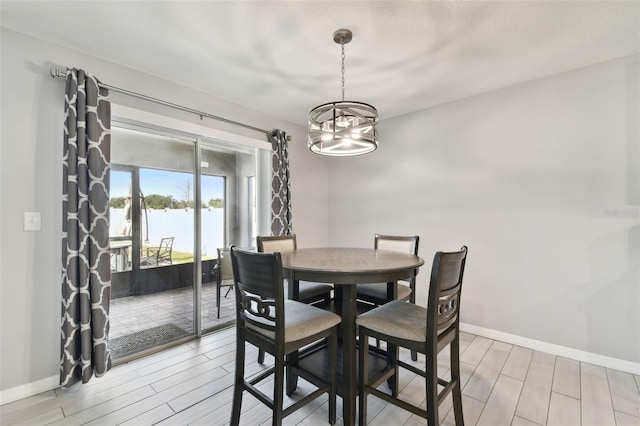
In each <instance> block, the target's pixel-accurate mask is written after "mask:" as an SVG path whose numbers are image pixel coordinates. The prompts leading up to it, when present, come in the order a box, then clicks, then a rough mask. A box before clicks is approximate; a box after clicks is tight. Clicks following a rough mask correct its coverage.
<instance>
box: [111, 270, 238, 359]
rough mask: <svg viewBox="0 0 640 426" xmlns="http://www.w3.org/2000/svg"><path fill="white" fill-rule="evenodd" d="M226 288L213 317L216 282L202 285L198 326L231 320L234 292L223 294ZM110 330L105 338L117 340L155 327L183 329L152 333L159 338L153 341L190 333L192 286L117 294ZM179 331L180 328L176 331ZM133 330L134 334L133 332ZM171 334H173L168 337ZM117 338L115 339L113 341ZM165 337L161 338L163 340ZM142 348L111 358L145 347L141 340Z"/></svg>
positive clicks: (233, 307) (113, 301) (137, 350)
mask: <svg viewBox="0 0 640 426" xmlns="http://www.w3.org/2000/svg"><path fill="white" fill-rule="evenodd" d="M226 291H227V287H223V288H222V293H221V303H220V319H218V318H217V308H216V285H215V283H214V282H212V283H203V284H202V329H203V330H206V329H209V328H215V327H220V326H223V325H226V324H228V323H229V322H230V321H233V320H235V301H234V295H235V293H234V291H233V290H232V291H230V292H229V295H228V296H227V297H224V295H225V293H226ZM109 317H110V323H111V327H110V331H109V340H110V341H119V342H121V341H122V340H123V339H126V337H127V336H132V337H135V336H140V335H141V334H142V333H140V332H143V331H144V330H150V329H159V328H161V327H163V326H165V328H169V326H170V327H171V328H173V329H177V328H176V327H174V326H177V327H179V328H180V329H181V330H184V332H185V333H184V334H182V335H180V334H181V333H177V334H176V333H173V334H170V333H167V334H166V335H164V334H162V333H155V334H156V336H155V338H157V339H159V341H156V342H155V343H156V344H163V343H168V342H171V341H173V340H176V339H177V338H180V337H183V336H184V335H187V334H193V333H194V328H193V288H191V287H185V288H180V289H175V290H168V291H162V292H158V293H152V294H146V295H143V296H129V297H121V298H118V299H113V300H111V305H110V315H109ZM178 331H180V330H178ZM134 333H137V334H134ZM172 336H173V337H172ZM116 339H118V340H116ZM163 339H165V340H163ZM140 344H141V345H142V346H143V347H136V346H135V345H134V347H133V349H132V350H131V351H130V352H129V353H124V354H120V353H118V355H117V356H116V357H114V359H118V358H121V357H123V356H127V355H130V354H133V353H136V352H139V351H140V350H144V349H146V347H144V342H142V341H141V342H140Z"/></svg>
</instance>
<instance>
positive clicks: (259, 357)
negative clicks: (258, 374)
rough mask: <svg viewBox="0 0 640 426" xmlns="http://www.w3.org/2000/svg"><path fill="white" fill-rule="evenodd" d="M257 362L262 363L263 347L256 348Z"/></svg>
mask: <svg viewBox="0 0 640 426" xmlns="http://www.w3.org/2000/svg"><path fill="white" fill-rule="evenodd" d="M258 364H264V349H258Z"/></svg>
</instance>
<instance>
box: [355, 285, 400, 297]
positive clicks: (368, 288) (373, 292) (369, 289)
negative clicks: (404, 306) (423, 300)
mask: <svg viewBox="0 0 640 426" xmlns="http://www.w3.org/2000/svg"><path fill="white" fill-rule="evenodd" d="M358 296H368V297H373V298H376V299H382V300H384V299H386V298H387V284H386V283H375V284H358ZM410 297H411V288H410V287H409V286H408V285H404V284H401V283H398V298H397V299H396V300H409V298H410Z"/></svg>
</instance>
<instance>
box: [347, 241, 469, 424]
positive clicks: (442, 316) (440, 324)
mask: <svg viewBox="0 0 640 426" xmlns="http://www.w3.org/2000/svg"><path fill="white" fill-rule="evenodd" d="M466 258H467V247H466V246H464V247H462V249H461V250H460V251H458V252H451V253H444V252H437V253H436V255H435V257H434V260H433V267H432V270H431V282H430V287H429V300H428V305H427V319H426V327H427V328H426V330H427V335H426V339H425V341H424V342H417V341H412V340H406V339H401V338H398V337H397V336H391V335H389V334H384V333H380V332H377V331H375V330H371V329H368V328H367V327H366V326H362V325H360V326H359V330H360V332H359V338H360V341H361V342H366V341H368V339H369V337H373V338H376V339H380V340H384V341H385V342H387V350H388V351H393V352H395V353H392V356H391V357H389V358H388V359H390V360H391V361H390V364H389V365H387V369H386V371H385V373H384V374H381V375H380V376H377V377H378V378H377V379H376V381H375V382H373V383H368V381H367V379H366V378H367V377H368V371H367V370H368V366H367V364H368V361H367V360H368V357H367V356H366V352H367V351H366V350H363V351H360V354H359V360H360V377H361V378H365V379H363V380H362V381H361V383H360V394H359V399H360V400H359V412H360V425H364V424H366V419H367V396H368V395H369V394H372V395H375V396H377V397H379V398H381V399H383V400H385V401H387V402H389V403H391V404H393V405H396V406H398V407H400V408H402V409H405V410H407V411H410V412H411V413H413V414H416V415H418V416H420V417H422V418H425V419H427V423H428V424H429V426H435V425H438V424H439V416H438V407H439V405H440V403H441V402H442V401H443V400H444V398H445V397H446V396H447V395H448V394H449V393H450V392H451V393H452V395H453V410H454V417H455V422H456V425H459V426H462V425H464V419H463V415H462V394H461V384H460V380H461V379H460V329H459V324H460V300H461V291H462V278H463V275H464V268H465V263H466ZM377 309H381V308H377ZM447 345H450V357H451V359H450V361H451V370H450V371H451V379H450V380H448V381H447V380H444V379H441V378H439V377H438V366H437V360H438V353H440V352H441V351H442V350H443V349H444V348H445V347H447ZM399 346H402V347H404V348H407V349H410V350H415V351H417V352H419V353H422V354H425V355H426V368H425V369H424V370H421V369H419V368H417V367H415V366H413V365H411V364H408V363H406V362H403V361H401V360H399V359H398V347H399ZM399 367H403V368H405V369H407V370H409V371H411V372H413V373H415V374H418V375H420V376H422V377H424V378H425V383H426V385H425V386H426V396H427V398H426V399H427V401H426V410H425V409H423V408H421V407H419V406H416V405H413V404H410V403H408V402H406V401H403V400H401V399H399V398H398V397H397V395H388V394H386V393H384V392H382V391H380V390H378V389H377V387H378V386H379V385H380V384H382V383H383V382H384V381H385V380H388V379H389V378H390V377H392V376H394V375H397V374H398V372H399ZM438 385H440V386H443V389H442V391H440V392H438Z"/></svg>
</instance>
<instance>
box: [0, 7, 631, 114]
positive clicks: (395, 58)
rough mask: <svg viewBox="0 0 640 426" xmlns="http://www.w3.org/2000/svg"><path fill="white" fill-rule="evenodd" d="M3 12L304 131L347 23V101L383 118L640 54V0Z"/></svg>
mask: <svg viewBox="0 0 640 426" xmlns="http://www.w3.org/2000/svg"><path fill="white" fill-rule="evenodd" d="M0 15H1V22H2V26H3V27H6V28H9V29H12V30H15V31H18V32H22V33H26V34H29V35H32V36H35V37H38V38H42V39H45V40H48V41H51V42H55V43H58V44H61V45H64V46H67V47H70V48H73V49H76V50H79V51H81V52H85V53H87V54H90V55H93V56H97V57H100V58H103V59H106V60H109V61H112V62H115V63H119V64H122V65H124V66H127V67H130V68H134V69H137V70H140V71H144V72H146V73H149V74H153V75H156V76H158V77H162V78H165V79H168V80H172V81H175V82H179V83H182V84H184V85H187V86H190V87H192V88H194V89H197V90H200V91H203V92H206V93H209V94H211V95H214V96H216V97H219V98H223V99H226V100H229V101H232V102H235V103H238V104H241V105H244V106H247V107H250V108H252V109H255V110H259V111H263V112H266V113H268V114H271V115H273V116H276V117H280V118H283V119H285V120H288V121H291V122H294V123H298V124H300V125H303V126H305V125H306V116H307V113H308V111H309V110H310V109H311V108H313V107H314V106H316V105H318V104H321V103H325V102H329V101H335V100H340V98H341V83H340V46H339V45H337V44H335V43H334V42H333V32H334V31H335V30H336V29H339V28H348V29H350V30H351V31H353V41H352V42H351V43H349V44H347V45H346V47H345V49H346V83H345V84H346V96H345V98H346V99H347V100H356V101H360V102H366V103H369V104H372V105H374V106H375V107H377V108H378V110H379V113H380V118H381V119H382V120H384V119H385V118H390V117H393V116H397V115H401V114H406V113H409V112H412V111H417V110H421V109H425V108H428V107H431V106H434V105H439V104H442V103H446V102H450V101H453V100H456V99H461V98H464V97H468V96H473V95H475V94H478V93H483V92H487V91H490V90H495V89H499V88H502V87H506V86H510V85H513V84H517V83H520V82H523V81H527V80H533V79H537V78H541V77H545V76H549V75H553V74H558V73H562V72H565V71H569V70H572V69H576V68H580V67H585V66H588V65H591V64H595V63H599V62H603V61H607V60H610V59H614V58H618V57H622V56H627V55H632V54H637V53H639V52H640V1H629V2H618V1H590V2H587V1H573V2H565V1H526V2H520V1H441V2H431V1H89V0H85V1H7V0H2V1H1V2H0ZM61 65H69V66H74V64H61ZM88 71H90V72H94V73H96V74H98V75H99V70H88ZM105 83H107V84H109V82H108V81H105ZM127 89H130V90H135V87H128V88H127ZM147 95H150V96H153V95H154V94H153V93H148V94H147Z"/></svg>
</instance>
